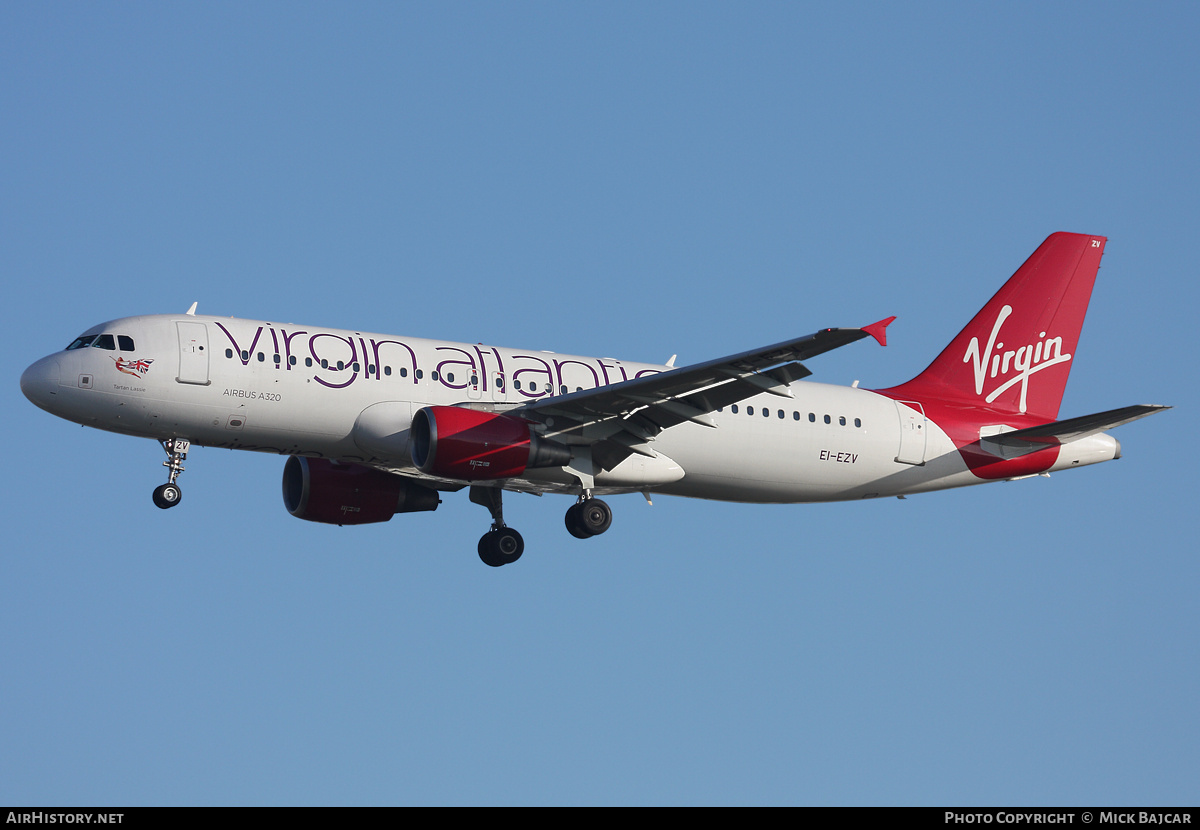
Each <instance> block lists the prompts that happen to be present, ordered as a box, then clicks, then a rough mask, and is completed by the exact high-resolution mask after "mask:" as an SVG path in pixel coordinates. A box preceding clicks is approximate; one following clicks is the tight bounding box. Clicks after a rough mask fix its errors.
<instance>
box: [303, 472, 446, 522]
mask: <svg viewBox="0 0 1200 830" xmlns="http://www.w3.org/2000/svg"><path fill="white" fill-rule="evenodd" d="M283 504H284V506H285V507H287V510H288V512H289V513H291V514H292V515H293V516H295V517H296V518H297V519H307V520H308V521H310V522H324V523H326V524H334V525H364V524H370V523H372V522H386V521H387V520H388V519H390V518H392V516H394V515H396V514H397V513H418V512H422V511H426V510H437V506H438V505H439V504H441V499H439V498H438V493H437V491H436V490H433V489H430V488H429V487H423V486H421V485H420V484H417V483H416V482H414V481H410V480H409V479H406V478H404V477H402V476H397V475H392V474H391V473H385V472H383V471H382V470H375V469H372V468H370V467H363V466H361V465H359V464H335V463H334V462H332V461H329V460H327V459H324V458H304V457H302V456H298V455H293V456H292V457H291V458H289V459H288V460H287V463H286V464H284V465H283Z"/></svg>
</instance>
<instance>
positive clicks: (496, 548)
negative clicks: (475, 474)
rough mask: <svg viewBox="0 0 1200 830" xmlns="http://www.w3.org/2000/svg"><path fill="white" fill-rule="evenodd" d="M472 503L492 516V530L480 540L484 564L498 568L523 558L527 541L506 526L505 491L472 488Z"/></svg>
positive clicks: (480, 487) (479, 487)
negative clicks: (480, 506)
mask: <svg viewBox="0 0 1200 830" xmlns="http://www.w3.org/2000/svg"><path fill="white" fill-rule="evenodd" d="M471 501H472V502H473V503H475V504H478V505H482V506H483V507H486V508H487V509H488V512H489V513H491V514H492V529H491V530H489V531H488V532H487V533H485V534H483V536H482V537H481V538H480V539H479V558H480V559H482V560H483V564H485V565H490V566H492V567H493V568H498V567H500V566H501V565H509V564H512V563H513V562H516V561H517V560H518V559H520V558H521V554H522V553H524V552H525V540H524V539H522V538H521V534H520V533H517V532H516V531H515V530H513V529H512V528H511V527H508V526H507V525H505V524H504V491H503V490H501V489H500V488H499V487H482V486H480V485H472V486H471Z"/></svg>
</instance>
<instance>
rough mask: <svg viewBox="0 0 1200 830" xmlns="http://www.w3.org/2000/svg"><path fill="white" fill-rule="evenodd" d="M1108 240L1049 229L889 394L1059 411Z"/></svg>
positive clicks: (1048, 414) (1040, 412)
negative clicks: (932, 355)
mask: <svg viewBox="0 0 1200 830" xmlns="http://www.w3.org/2000/svg"><path fill="white" fill-rule="evenodd" d="M1105 242H1107V239H1105V237H1103V236H1087V235H1085V234H1078V233H1056V234H1053V235H1051V236H1050V237H1049V238H1048V239H1047V240H1046V241H1045V242H1043V243H1042V244H1041V246H1039V247H1038V249H1037V250H1036V251H1034V252H1033V256H1031V257H1030V258H1029V259H1027V260H1026V261H1025V264H1024V265H1022V266H1021V267H1020V268H1018V269H1017V273H1015V274H1013V275H1012V277H1011V278H1010V279H1009V281H1008V282H1006V283H1005V284H1004V287H1003V288H1001V289H1000V290H999V291H998V292H996V296H994V297H992V299H991V300H990V301H989V302H988V304H987V305H985V306H984V307H983V309H982V310H981V311H980V312H979V313H978V314H976V315H975V318H974V319H973V320H971V322H970V323H968V324H967V327H966V328H964V329H963V330H962V331H961V332H959V334H958V336H957V337H955V338H954V340H953V341H951V343H950V345H949V346H947V347H946V348H945V350H944V351H943V352H942V353H941V354H940V355H938V357H937V359H936V360H934V361H933V363H931V364H930V365H929V368H928V369H926V370H925V371H924V372H922V373H921V374H920V375H918V376H917V377H915V378H913V379H912V380H910V381H909V382H908V383H905V384H902V385H901V386H897V387H895V388H893V389H891V390H887V392H888V394H891V395H892V396H893V397H897V396H898V397H901V398H907V399H909V400H916V401H920V400H923V399H930V398H936V399H941V400H950V401H956V402H964V403H968V404H971V405H973V406H977V407H985V408H988V409H993V410H998V411H1001V412H1014V413H1015V412H1027V413H1029V414H1030V415H1034V416H1037V417H1041V418H1046V419H1048V420H1054V419H1055V418H1057V417H1058V407H1059V404H1060V403H1061V402H1062V396H1063V390H1064V389H1065V388H1066V386H1067V376H1068V375H1069V374H1070V372H1071V361H1072V359H1073V358H1074V356H1075V348H1076V346H1077V345H1078V343H1079V331H1080V329H1081V328H1082V327H1083V318H1084V315H1085V314H1087V307H1088V300H1089V299H1090V298H1091V296H1092V285H1093V284H1094V283H1095V281H1096V271H1097V270H1098V269H1099V267H1100V257H1101V256H1102V255H1103V253H1104V243H1105Z"/></svg>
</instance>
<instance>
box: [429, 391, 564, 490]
mask: <svg viewBox="0 0 1200 830" xmlns="http://www.w3.org/2000/svg"><path fill="white" fill-rule="evenodd" d="M412 458H413V461H414V462H415V463H416V465H417V469H419V470H420V471H421V472H423V473H427V474H429V475H436V476H443V477H445V478H455V479H459V480H465V481H492V480H495V479H500V478H512V477H513V476H519V475H520V474H521V473H523V472H525V470H527V469H534V468H537V467H563V466H565V465H567V464H570V463H571V450H570V449H569V448H568V447H565V446H563V445H562V444H558V443H555V442H554V441H548V440H546V439H544V438H542V437H540V436H538V435H537V434H536V433H534V431H533V429H532V427H531V426H530V423H529V422H528V421H526V420H524V419H522V418H514V417H512V416H511V415H497V414H496V413H494V412H482V411H480V410H477V409H463V408H461V407H457V406H427V407H425V408H424V409H420V410H417V413H416V415H415V416H413V421H412Z"/></svg>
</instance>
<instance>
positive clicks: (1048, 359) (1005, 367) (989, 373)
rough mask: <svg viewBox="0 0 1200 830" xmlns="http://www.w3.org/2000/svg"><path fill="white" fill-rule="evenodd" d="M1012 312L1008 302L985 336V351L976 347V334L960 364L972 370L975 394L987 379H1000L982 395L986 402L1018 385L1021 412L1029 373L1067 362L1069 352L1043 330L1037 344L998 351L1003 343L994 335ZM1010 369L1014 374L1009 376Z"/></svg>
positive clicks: (977, 343) (978, 393) (981, 390)
mask: <svg viewBox="0 0 1200 830" xmlns="http://www.w3.org/2000/svg"><path fill="white" fill-rule="evenodd" d="M1012 312H1013V308H1012V306H1010V305H1006V306H1004V307H1003V308H1002V309H1000V313H999V314H997V315H996V323H995V325H993V326H992V333H991V335H990V336H989V337H988V342H987V349H986V350H984V351H982V352H981V351H980V350H979V338H978V337H972V338H971V342H970V344H969V345H968V346H967V353H966V354H964V355H963V363H971V368H972V369H973V370H974V372H975V394H976V395H982V394H983V386H984V383H985V382H986V381H987V380H988V378H993V379H994V378H999V379H1000V380H1001V381H1002V383H1000V385H999V386H997V387H996V388H994V389H992V390H991V391H990V392H988V394H987V397H986V398H984V400H985V401H987V402H988V403H992V402H993V401H995V400H996V398H998V397H1000V396H1001V395H1002V394H1004V393H1005V392H1006V391H1008V390H1009V389H1011V388H1012V387H1013V386H1014V385H1015V384H1018V383H1019V384H1021V403H1020V408H1021V412H1024V411H1025V399H1026V394H1027V392H1028V390H1029V378H1030V376H1031V375H1034V374H1036V373H1037V372H1040V371H1042V370H1043V369H1049V368H1050V367H1051V366H1057V365H1058V364H1059V363H1066V362H1067V361H1068V360H1070V359H1071V355H1069V354H1063V350H1062V338H1061V337H1049V338H1047V337H1046V332H1042V333H1041V334H1039V335H1038V341H1037V342H1036V343H1029V344H1027V345H1024V346H1020V347H1018V348H1016V349H1006V350H1004V351H1001V349H1004V343H1002V342H997V338H998V337H999V336H1000V328H1001V327H1002V326H1003V325H1004V321H1005V320H1007V319H1008V318H1009V316H1010V315H1011V314H1012ZM1012 372H1016V373H1017V374H1015V375H1012Z"/></svg>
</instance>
